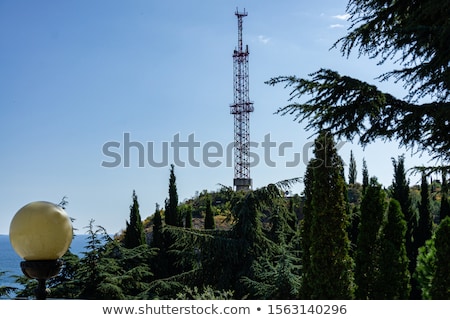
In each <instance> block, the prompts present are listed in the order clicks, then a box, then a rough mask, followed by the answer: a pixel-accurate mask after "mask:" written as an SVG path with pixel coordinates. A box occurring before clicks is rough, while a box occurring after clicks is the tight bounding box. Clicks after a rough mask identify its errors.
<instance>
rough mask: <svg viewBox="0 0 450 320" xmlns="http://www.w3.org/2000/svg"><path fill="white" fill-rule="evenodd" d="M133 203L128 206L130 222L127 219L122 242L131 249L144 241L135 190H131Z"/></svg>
mask: <svg viewBox="0 0 450 320" xmlns="http://www.w3.org/2000/svg"><path fill="white" fill-rule="evenodd" d="M132 198H133V204H132V205H131V206H130V222H128V221H127V228H126V230H125V237H124V239H123V244H124V246H125V247H126V248H128V249H132V248H135V247H138V246H140V245H142V244H144V243H145V234H144V226H143V224H142V220H141V215H140V213H139V202H138V198H137V195H136V192H135V191H134V190H133V196H132Z"/></svg>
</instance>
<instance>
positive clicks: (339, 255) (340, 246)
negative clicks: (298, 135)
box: [309, 131, 353, 299]
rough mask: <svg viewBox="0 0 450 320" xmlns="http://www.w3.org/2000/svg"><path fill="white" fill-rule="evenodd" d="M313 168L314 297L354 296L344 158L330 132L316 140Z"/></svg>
mask: <svg viewBox="0 0 450 320" xmlns="http://www.w3.org/2000/svg"><path fill="white" fill-rule="evenodd" d="M314 155H315V158H316V161H315V162H316V163H315V164H316V165H315V166H314V168H313V177H314V180H313V188H312V223H311V233H310V237H311V238H310V239H311V247H310V259H311V269H310V275H311V276H310V277H309V279H310V280H311V283H310V287H311V288H312V294H311V298H312V299H350V298H351V297H352V295H353V281H352V280H353V279H352V275H353V274H352V267H353V262H352V259H351V258H350V255H349V244H350V242H349V240H348V236H347V231H346V230H347V226H348V217H347V203H346V201H345V197H346V195H345V194H346V188H345V181H344V176H343V175H342V169H343V162H342V159H341V158H340V157H339V155H338V154H337V150H336V147H335V143H334V139H333V137H332V135H331V134H330V133H329V132H326V131H324V132H321V133H320V134H319V137H318V138H317V139H316V141H315V150H314Z"/></svg>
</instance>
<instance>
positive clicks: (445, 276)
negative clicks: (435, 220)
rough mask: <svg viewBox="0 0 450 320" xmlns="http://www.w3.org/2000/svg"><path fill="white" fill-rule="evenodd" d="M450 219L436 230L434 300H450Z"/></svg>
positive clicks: (431, 289)
mask: <svg viewBox="0 0 450 320" xmlns="http://www.w3.org/2000/svg"><path fill="white" fill-rule="evenodd" d="M449 238H450V217H445V218H444V219H443V220H442V221H441V222H440V223H439V227H438V228H437V230H436V239H435V248H436V270H435V273H434V275H433V280H432V282H431V288H430V294H431V298H432V299H434V300H449V299H450V276H449V273H448V270H449V267H450V241H449Z"/></svg>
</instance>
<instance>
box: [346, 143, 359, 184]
mask: <svg viewBox="0 0 450 320" xmlns="http://www.w3.org/2000/svg"><path fill="white" fill-rule="evenodd" d="M348 171H349V172H348V183H349V184H355V183H356V176H357V174H358V171H357V170H356V161H355V158H354V157H353V151H352V150H350V164H349V167H348Z"/></svg>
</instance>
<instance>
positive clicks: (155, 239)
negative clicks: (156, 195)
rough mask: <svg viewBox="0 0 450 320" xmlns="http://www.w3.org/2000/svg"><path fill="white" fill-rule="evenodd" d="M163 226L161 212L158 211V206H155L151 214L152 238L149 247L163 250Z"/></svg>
mask: <svg viewBox="0 0 450 320" xmlns="http://www.w3.org/2000/svg"><path fill="white" fill-rule="evenodd" d="M162 228H163V224H162V217H161V210H159V204H156V208H155V213H154V214H153V236H152V241H151V247H153V248H159V249H161V248H163V231H162Z"/></svg>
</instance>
